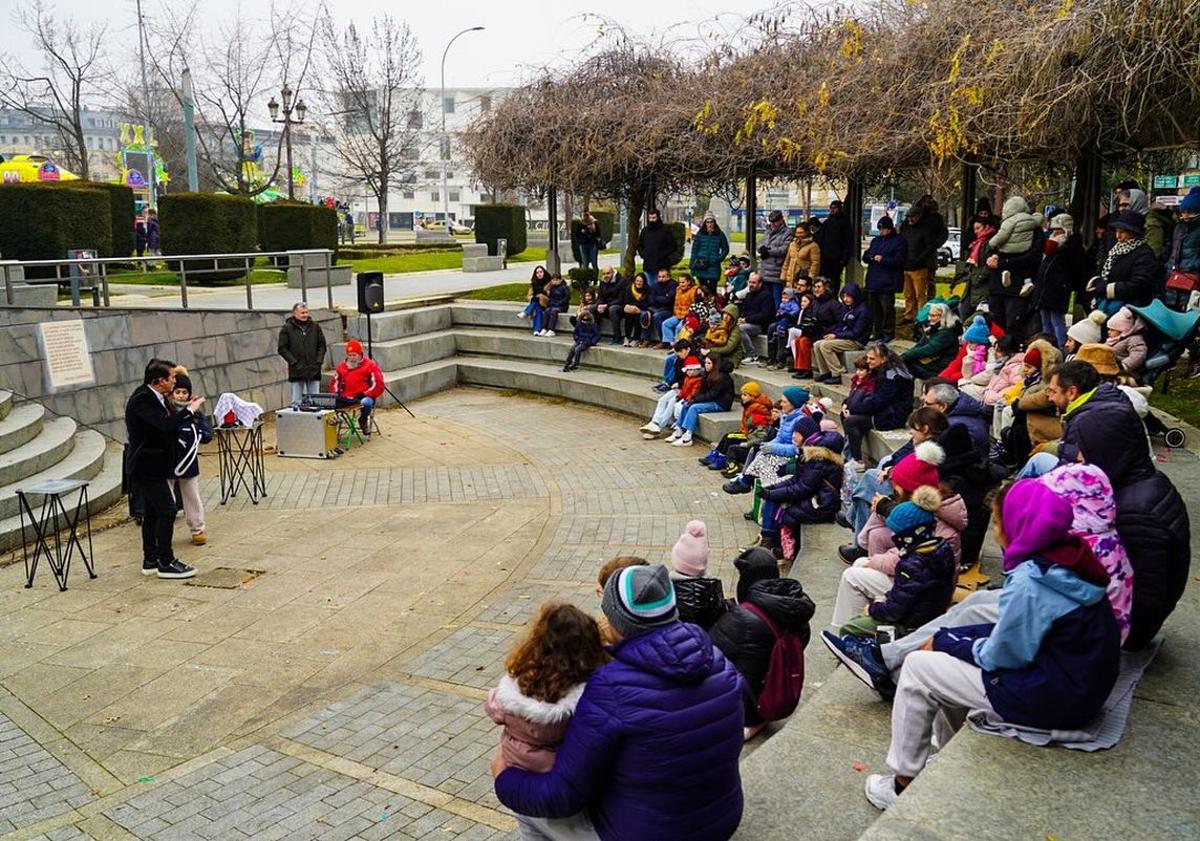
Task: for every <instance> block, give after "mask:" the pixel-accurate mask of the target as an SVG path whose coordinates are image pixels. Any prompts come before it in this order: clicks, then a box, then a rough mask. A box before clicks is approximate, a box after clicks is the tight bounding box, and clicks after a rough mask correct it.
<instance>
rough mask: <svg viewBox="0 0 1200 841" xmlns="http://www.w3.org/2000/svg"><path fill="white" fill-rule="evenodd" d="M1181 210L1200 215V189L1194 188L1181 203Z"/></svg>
mask: <svg viewBox="0 0 1200 841" xmlns="http://www.w3.org/2000/svg"><path fill="white" fill-rule="evenodd" d="M1179 209H1180V210H1184V211H1187V212H1188V213H1200V187H1193V188H1192V189H1190V190H1188V194H1187V195H1186V196H1184V197H1183V200H1182V201H1180V202H1179Z"/></svg>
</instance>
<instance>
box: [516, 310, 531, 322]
mask: <svg viewBox="0 0 1200 841" xmlns="http://www.w3.org/2000/svg"><path fill="white" fill-rule="evenodd" d="M517 318H519V319H521V320H522V321H524V320H525V319H527V318H529V316H528V315H526V314H525V310H521V311H520V312H519V313H517Z"/></svg>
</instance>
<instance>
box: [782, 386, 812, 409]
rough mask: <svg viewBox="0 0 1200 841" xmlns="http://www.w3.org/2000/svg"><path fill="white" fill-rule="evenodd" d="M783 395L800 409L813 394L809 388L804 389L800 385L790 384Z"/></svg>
mask: <svg viewBox="0 0 1200 841" xmlns="http://www.w3.org/2000/svg"><path fill="white" fill-rule="evenodd" d="M783 396H784V397H786V398H787V399H788V402H789V403H791V404H792V405H793V406H795V407H796V408H797V409H799V408H800V407H801V406H803V405H804V404H805V403H807V402H808V398H809V397H810V396H811V395H810V394H809V393H808V390H807V389H803V388H801V387H800V386H798V385H792V386H788V387H787V388H785V389H784V390H783Z"/></svg>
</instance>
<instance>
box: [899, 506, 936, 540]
mask: <svg viewBox="0 0 1200 841" xmlns="http://www.w3.org/2000/svg"><path fill="white" fill-rule="evenodd" d="M936 519H937V518H936V517H934V516H933V514H931V513H930V512H928V511H926V510H925V509H924V508H922V507H921V506H919V505H917V504H916V503H914V502H902V503H900V504H899V505H897V506H895V507H894V508H892V512H891V513H890V514H888V516H887V527H888V528H889V529H891V530H892V535H893V537H898V538H902V537H905V536H906V535H909V534H911V533H913V532H916V531H918V530H919V529H920V528H921V527H922V526H924V527H927V528H932V526H933V524H934V522H935V521H936Z"/></svg>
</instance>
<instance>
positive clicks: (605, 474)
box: [0, 389, 1200, 841]
mask: <svg viewBox="0 0 1200 841" xmlns="http://www.w3.org/2000/svg"><path fill="white" fill-rule="evenodd" d="M412 408H413V410H414V411H415V413H416V418H415V419H411V418H409V417H408V416H407V415H406V414H404V413H403V412H402V411H399V410H391V411H387V412H383V413H381V415H380V418H379V421H380V426H381V427H382V430H383V433H384V434H383V435H382V436H381V437H376V439H375V440H373V441H372V442H371V443H370V444H369V445H367V446H366V447H364V448H361V449H355V450H353V451H352V452H350V453H348V454H346V455H344V456H342V457H341V458H339V459H337V460H335V461H332V462H322V461H309V460H298V459H280V458H276V457H274V456H268V458H267V469H268V490H269V496H268V498H267V499H265V500H263V501H262V502H261V503H260V504H259V505H257V506H253V505H250V504H249V503H248V501H247V500H245V499H244V498H235V499H233V500H231V501H230V502H229V504H228V505H226V506H221V505H219V490H218V487H217V480H216V458H215V456H213V455H207V454H206V455H205V457H204V458H203V459H202V471H203V479H204V489H205V498H206V505H207V507H208V526H209V536H210V542H209V544H208V545H207V546H204V547H193V546H190V545H185V543H186V541H185V540H184V539H183V537H182V533H183V531H184V529H183V522H182V518H181V519H180V521H179V523H178V526H177V529H176V535H177V540H176V543H177V546H178V551H179V554H180V556H181V557H182V558H183V559H184V560H185V561H187V562H189V563H192V564H195V565H196V566H197V567H198V568H199V569H200V571H201V574H200V575H199V576H198V577H197V578H196V579H194V581H192V582H190V583H188V584H183V583H179V582H167V581H159V580H157V579H153V578H144V577H142V576H141V575H140V574H139V568H140V552H139V533H138V529H137V528H136V526H135V525H134V524H133V523H132V522H129V521H127V520H124V519H123V518H122V517H120V516H118V514H119V513H120V512H115V513H113V514H111V515H109V516H107V517H104V518H99V520H98V522H99V524H100V526H101V528H102V530H101V531H100V532H99V533H97V534H96V536H95V556H96V559H97V572H98V573H99V577H98V578H97V579H96V580H88V578H87V576H86V574H84V572H83V569H82V566H76V567H75V569H74V570H73V573H72V577H71V582H70V584H71V586H70V589H69V590H68V591H67V592H65V593H60V592H58V591H57V590H56V589H55V588H54V587H53V585H52V580H51V577H50V576H49V574H48V573H47V572H46V571H44V570H43V571H42V572H40V573H39V578H38V580H37V582H36V585H35V587H34V588H33V589H32V590H26V589H24V588H23V587H22V586H21V585H22V569H21V566H20V564H19V563H17V564H15V565H10V566H8V567H7V568H3V569H0V687H2V689H0V835H4V834H6V833H11V834H12V836H11V837H14V838H38V839H87V838H93V839H98V841H103V839H134V838H137V839H145V841H158V840H159V839H163V840H164V841H165V839H236V838H242V837H253V838H256V839H272V838H297V839H308V838H321V839H350V838H361V839H375V838H399V839H408V838H425V839H466V840H467V841H486V840H487V839H513V838H516V832H515V829H514V826H515V824H514V822H513V820H512V818H511V816H510V815H509V814H508V813H507V812H506V811H505V810H504V808H503V807H502V806H500V805H499V804H498V802H497V801H496V799H495V796H494V794H493V793H492V786H491V777H490V774H489V771H488V765H489V762H490V758H491V755H492V752H493V750H494V748H495V745H496V744H497V739H498V736H499V732H498V730H497V728H496V727H495V726H494V725H493V724H492V722H491V721H490V720H489V719H488V718H487V716H486V715H485V714H484V712H483V708H482V702H483V699H484V697H485V694H486V690H487V688H488V687H490V686H492V685H494V683H495V681H496V680H497V678H498V676H499V675H500V673H501V671H502V668H503V666H502V661H503V658H504V654H505V652H506V651H507V649H508V648H509V646H510V645H511V644H512V642H513V641H514V639H515V638H516V636H517V635H518V634H519V633H520V627H521V625H522V624H523V623H525V622H526V621H527V620H528V619H529V618H530V617H531V615H532V613H533V611H534V610H535V609H536V607H537V606H538V605H539V604H540V603H541V602H542V601H544V600H546V599H550V598H556V599H565V600H569V601H572V602H575V603H577V604H579V605H580V606H582V607H585V608H586V609H589V610H595V609H596V608H597V607H598V605H597V600H596V597H595V594H594V592H593V587H594V579H595V573H596V569H597V567H598V566H599V565H600V563H601V562H602V561H603V560H604V559H606V558H608V557H610V556H612V555H614V554H629V553H637V554H642V555H645V556H646V557H648V558H650V559H651V560H652V561H665V560H666V559H667V557H668V553H669V549H670V546H671V545H672V543H673V542H674V541H675V539H676V537H677V536H678V534H679V533H680V531H681V529H682V527H683V525H684V523H685V522H686V521H687V520H688V519H690V518H691V517H693V516H696V515H699V516H701V517H702V518H703V519H705V520H706V521H707V523H708V526H709V535H710V542H711V545H712V561H711V562H710V570H711V574H715V575H718V576H720V577H721V578H723V579H724V580H725V582H726V589H727V593H732V592H733V588H732V583H733V580H734V577H733V569H732V565H731V563H730V561H731V560H732V558H733V557H734V556H735V554H736V552H737V550H738V547H740V546H743V545H745V544H747V543H748V542H750V541H751V540H752V539H753V537H754V535H755V529H754V527H753V526H752V525H751V524H750V523H747V522H746V521H745V520H744V519H743V518H742V516H741V514H742V511H743V508H744V506H745V504H746V501H747V497H731V496H727V495H725V494H723V493H721V492H720V491H719V479H718V478H717V477H716V476H715V475H714V474H712V473H710V472H708V471H705V470H703V469H701V468H700V467H699V466H698V465H697V464H696V463H695V459H696V458H697V457H698V456H700V455H702V453H703V450H702V448H700V447H692V448H673V447H669V446H667V445H665V444H663V443H661V442H657V441H656V442H644V441H642V440H641V438H640V436H639V435H638V434H637V431H636V427H637V424H638V421H636V420H635V419H633V418H630V417H628V416H625V415H618V414H615V413H610V412H605V411H601V410H596V409H589V408H586V407H580V406H575V405H570V404H565V403H562V402H560V401H551V400H545V399H537V398H530V397H527V396H521V395H514V394H509V393H505V392H498V391H487V390H478V389H455V390H452V391H449V392H446V393H443V394H439V395H436V396H433V397H430V398H427V399H424V400H421V401H419V402H417V403H414V404H413V405H412ZM266 438H267V441H268V442H271V441H273V438H274V435H273V432H272V431H270V430H268V433H267V436H266ZM1170 458H1171V460H1172V461H1171V463H1170V464H1164V467H1165V468H1167V469H1168V470H1169V472H1171V473H1172V475H1173V477H1174V478H1176V480H1177V481H1179V477H1180V475H1181V474H1183V473H1185V472H1186V473H1187V474H1188V475H1189V476H1191V477H1192V478H1191V479H1190V486H1189V487H1190V492H1189V493H1190V494H1191V496H1189V498H1193V497H1194V491H1195V486H1196V485H1197V484H1198V482H1200V480H1197V479H1196V478H1195V476H1194V474H1195V473H1196V471H1195V470H1194V465H1195V457H1194V456H1192V455H1191V454H1181V455H1172V456H1171V457H1170ZM105 522H107V523H108V527H106V528H105V527H104V524H105ZM809 532H810V533H806V536H805V550H804V553H803V555H802V557H801V560H800V561H799V562H798V563H797V566H796V569H795V571H794V572H793V575H794V576H796V577H798V578H800V579H801V581H802V582H803V583H804V585H805V587H806V589H807V590H808V591H809V592H810V593H811V595H812V596H813V598H814V600H816V601H817V603H818V613H817V617H816V618H815V620H814V623H813V627H814V628H820V627H823V626H824V625H825V623H827V622H828V618H829V615H830V611H831V609H832V605H833V597H834V593H835V589H836V582H837V578H838V575H839V574H840V571H841V569H842V564H841V563H840V561H837V560H835V555H834V551H833V549H834V546H835V544H836V542H837V541H838V539H840V538H843V537H844V532H842V531H841V530H840V529H836V528H833V527H827V526H826V527H819V528H814V529H811V530H809ZM18 558H19V556H18ZM1192 590H1193V592H1192V593H1190V594H1189V597H1192V596H1194V593H1195V587H1194V585H1193V588H1192ZM1192 601H1194V599H1192ZM1178 653H1179V654H1182V652H1178ZM1171 659H1172V660H1174V659H1175V657H1172V658H1171ZM832 665H833V663H832V658H830V657H827V656H824V652H823V651H822V650H821V648H820V646H817V647H816V648H815V649H811V650H810V657H809V658H808V668H807V682H806V694H808V693H811V692H812V691H813V690H815V689H816V688H817V687H819V686H820V685H821V683H822V681H824V680H825V679H826V678H827V677H828V675H829V673H830V671H831V670H832ZM754 747H756V743H752V745H751V748H750V749H753V748H754Z"/></svg>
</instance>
